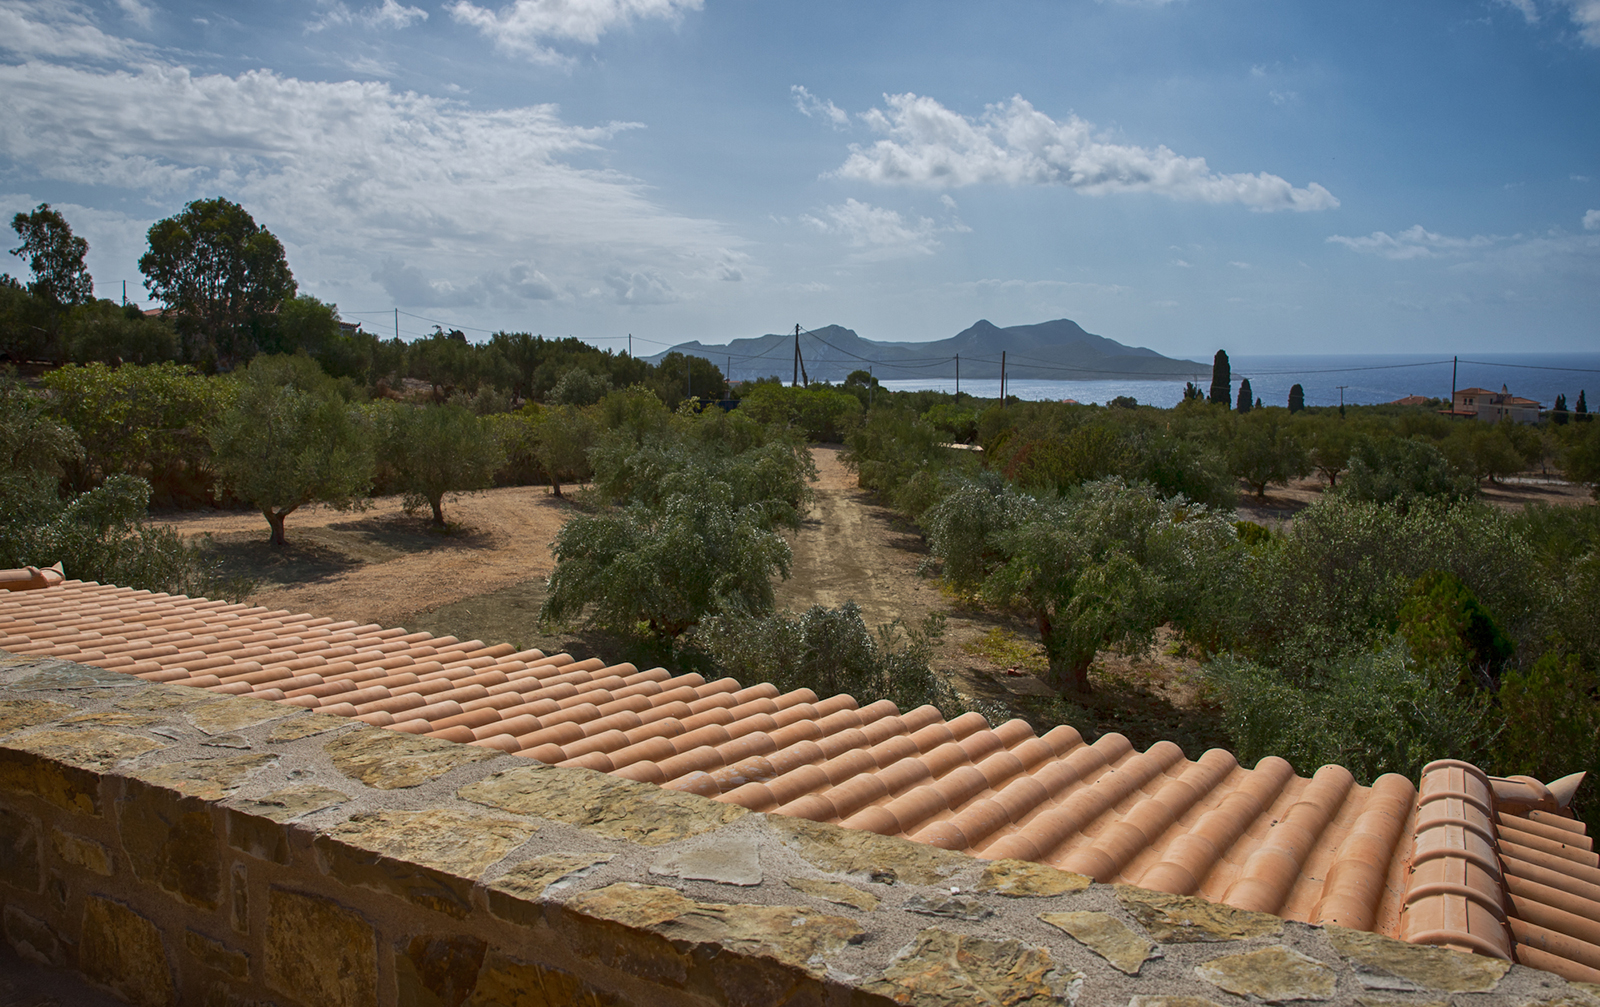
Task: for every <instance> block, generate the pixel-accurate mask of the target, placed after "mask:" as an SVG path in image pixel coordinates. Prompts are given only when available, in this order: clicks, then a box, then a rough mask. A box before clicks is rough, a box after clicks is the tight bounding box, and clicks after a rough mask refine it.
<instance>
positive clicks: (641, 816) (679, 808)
mask: <svg viewBox="0 0 1600 1007" xmlns="http://www.w3.org/2000/svg"><path fill="white" fill-rule="evenodd" d="M457 796H459V797H461V798H462V799H464V800H468V801H473V802H475V803H478V804H482V805H484V806H486V807H490V808H499V809H501V810H502V811H510V812H514V813H516V814H519V815H538V816H539V817H540V818H547V819H550V820H551V821H556V822H565V823H567V824H568V825H576V826H578V827H579V828H582V829H586V830H588V831H590V832H594V833H598V834H599V835H602V836H605V837H607V838H610V839H623V840H626V841H628V842H630V843H638V844H639V845H641V846H661V845H663V844H665V843H670V842H674V841H676V840H679V839H687V838H689V837H690V836H697V835H700V834H701V833H703V832H709V831H711V830H712V829H715V828H719V827H721V826H723V825H726V824H727V823H729V822H731V821H733V820H735V819H737V818H740V817H742V816H744V815H747V814H749V812H747V811H745V809H743V808H741V807H739V806H738V805H734V804H723V803H721V802H720V801H712V800H707V799H706V798H704V797H700V796H698V795H695V794H685V793H680V792H679V791H675V790H662V789H661V788H660V787H658V786H656V785H654V784H652V783H636V782H634V781H633V780H623V779H619V778H617V777H615V776H607V775H605V774H603V773H596V772H593V771H591V770H587V769H556V768H554V767H550V766H521V767H518V768H516V769H511V770H507V771H505V772H502V773H496V774H494V775H493V776H490V777H487V778H486V779H483V780H479V781H478V782H477V783H473V784H469V785H467V786H465V787H462V788H461V790H460V791H458V792H457Z"/></svg>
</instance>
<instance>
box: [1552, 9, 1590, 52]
mask: <svg viewBox="0 0 1600 1007" xmlns="http://www.w3.org/2000/svg"><path fill="white" fill-rule="evenodd" d="M1557 2H1558V3H1559V4H1561V5H1562V6H1564V7H1566V8H1567V16H1568V17H1570V18H1572V23H1573V24H1575V25H1577V26H1578V34H1579V35H1580V36H1581V37H1582V38H1583V40H1584V41H1585V42H1587V43H1588V44H1589V45H1592V46H1600V0H1557Z"/></svg>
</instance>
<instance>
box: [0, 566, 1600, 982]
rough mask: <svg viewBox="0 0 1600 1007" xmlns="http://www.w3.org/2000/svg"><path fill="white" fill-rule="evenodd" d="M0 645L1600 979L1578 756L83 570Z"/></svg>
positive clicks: (3, 615) (31, 601)
mask: <svg viewBox="0 0 1600 1007" xmlns="http://www.w3.org/2000/svg"><path fill="white" fill-rule="evenodd" d="M0 649H4V650H8V651H10V652H12V653H15V654H21V655H34V656H41V657H59V658H63V659H66V660H71V661H77V662H80V663H84V664H91V665H96V666H99V667H102V668H107V669H112V670H117V671H121V672H125V673H127V674H130V675H137V676H139V677H140V678H143V679H146V680H148V681H156V682H169V683H174V684H181V685H188V686H192V687H196V688H203V689H208V690H211V691H213V692H222V693H231V694H234V695H251V696H256V697H259V698H263V699H269V700H274V701H277V702H281V703H288V704H292V705H296V706H303V707H308V708H313V709H319V710H322V711H324V712H328V713H336V714H342V715H344V716H348V717H354V718H356V719H359V720H362V721H364V722H366V723H368V724H374V725H377V726H381V727H386V728H389V729H391V730H396V731H405V732H408V733H412V734H428V735H430V736H432V737H436V738H444V739H448V740H451V741H458V742H462V743H465V744H472V745H479V746H484V747H489V748H496V749H500V750H502V751H506V752H511V753H514V754H517V755H521V756H526V757H530V758H534V759H538V760H540V761H543V762H548V763H553V764H556V765H562V766H577V767H584V768H588V769H593V770H597V771H599V772H604V773H611V774H614V775H616V776H621V777H626V778H628V779H632V780H639V781H645V782H651V783H655V784H658V785H660V786H663V787H667V788H670V789H674V790H684V791H690V792H693V793H698V794H702V795H704V796H706V797H709V798H712V799H714V800H720V801H728V802H731V803H735V804H739V805H742V806H744V807H746V808H750V809H752V810H756V811H770V812H775V813H778V814H785V815H794V816H799V817H804V818H809V819H813V820H816V821H825V822H833V823H837V824H840V825H843V826H845V827H847V828H856V829H866V830H870V831H873V832H879V833H884V834H888V835H898V836H903V837H905V838H908V839H911V840H914V841H916V842H922V843H928V844H930V845H934V846H939V847H942V848H945V849H953V850H964V851H967V852H969V853H972V854H974V855H976V856H979V857H984V858H988V859H999V858H1002V857H1014V858H1019V859H1024V860H1033V861H1038V862H1042V863H1047V864H1051V865H1054V866H1056V867H1060V868H1063V869H1066V870H1071V871H1077V872H1080V873H1083V874H1087V875H1089V876H1091V877H1093V878H1095V879H1097V880H1099V881H1123V882H1129V883H1132V884H1135V885H1139V886H1141V887H1144V888H1152V889H1157V890H1161V891H1167V892H1174V893H1180V894H1194V895H1199V896H1202V897H1204V898H1206V899H1209V900H1212V901H1215V902H1221V903H1226V904H1228V905H1232V906H1236V907H1239V908H1246V909H1254V910H1260V911H1263V912H1269V913H1274V914H1277V915H1279V916H1282V917H1285V918H1288V919H1294V920H1303V921H1308V922H1311V923H1338V924H1341V925H1344V926H1349V927H1355V928H1359V929H1363V930H1372V931H1376V932H1378V933H1382V934H1386V935H1389V936H1394V937H1399V938H1402V939H1404V940H1408V941H1412V942H1414V943H1422V944H1436V945H1444V946H1449V947H1453V948H1457V949H1459V950H1463V951H1471V952H1475V953H1478V954H1486V955H1492V956H1495V957H1498V958H1503V959H1514V960H1517V961H1520V962H1522V963H1524V964H1527V965H1532V966H1535V967H1538V968H1543V969H1546V970H1548V971H1551V972H1555V973H1557V974H1559V975H1562V976H1564V977H1566V978H1568V979H1576V980H1582V981H1588V982H1600V862H1597V858H1596V856H1595V853H1594V852H1593V848H1592V844H1591V842H1590V839H1589V837H1588V836H1587V834H1586V832H1585V829H1584V826H1583V825H1582V824H1581V823H1579V822H1577V821H1575V820H1574V819H1573V818H1572V817H1571V814H1570V812H1568V811H1567V810H1566V806H1567V804H1568V802H1570V800H1571V796H1572V793H1571V792H1572V790H1573V789H1574V788H1575V787H1576V785H1577V780H1578V778H1575V777H1569V778H1567V779H1566V780H1562V781H1557V783H1555V784H1552V785H1550V786H1548V787H1547V786H1545V785H1544V784H1541V783H1539V782H1538V781H1536V780H1532V779H1529V778H1525V777H1518V778H1513V779H1509V780H1503V779H1493V778H1490V777H1488V776H1486V775H1485V774H1484V773H1483V772H1482V771H1481V770H1479V769H1478V768H1477V767H1475V766H1472V765H1470V764H1468V763H1464V762H1454V761H1443V762H1436V763H1433V764H1432V765H1430V766H1428V767H1426V768H1425V769H1424V771H1423V774H1422V779H1421V781H1420V793H1419V788H1418V787H1417V786H1413V784H1412V783H1411V781H1409V780H1407V779H1405V778H1403V777H1400V776H1395V775H1388V776H1383V777H1380V778H1379V779H1378V780H1377V781H1375V782H1374V784H1373V785H1372V786H1371V787H1363V786H1359V785H1357V784H1356V783H1355V781H1354V778H1353V777H1352V776H1351V774H1350V773H1349V772H1348V771H1347V770H1345V769H1343V768H1341V767H1338V766H1324V767H1323V768H1322V769H1320V770H1318V771H1317V772H1316V774H1314V775H1313V776H1312V777H1310V778H1306V777H1301V776H1298V775H1296V774H1295V772H1294V771H1293V769H1292V768H1291V767H1290V766H1289V764H1288V763H1287V762H1285V761H1283V760H1282V759H1278V758H1267V759H1263V760H1262V761H1261V762H1259V763H1257V764H1256V765H1255V766H1254V767H1253V768H1246V767H1243V766H1240V765H1238V763H1237V762H1236V761H1235V760H1234V757H1233V756H1232V755H1230V754H1229V753H1227V752H1225V751H1222V750H1220V749H1213V750H1211V751H1209V752H1206V753H1204V754H1203V755H1201V756H1200V757H1199V758H1198V759H1194V760H1191V759H1188V758H1186V757H1185V755H1184V753H1183V752H1182V751H1180V750H1179V748H1178V747H1177V746H1176V745H1174V744H1172V743H1170V742H1165V741H1163V742H1158V743H1157V744H1155V745H1152V746H1150V747H1149V748H1148V749H1146V750H1145V751H1143V752H1140V751H1138V750H1136V749H1135V748H1134V747H1133V746H1132V745H1131V744H1130V743H1129V742H1128V740H1127V739H1126V738H1124V737H1123V736H1122V735H1120V734H1108V735H1106V736H1104V737H1102V738H1100V739H1099V740H1097V741H1095V742H1094V743H1093V744H1088V743H1085V742H1084V740H1083V739H1082V738H1081V737H1080V736H1079V734H1078V732H1077V731H1075V730H1073V729H1072V728H1071V727H1056V728H1054V729H1052V730H1051V731H1049V732H1048V733H1046V734H1045V735H1044V736H1042V737H1039V736H1036V735H1035V734H1034V732H1033V730H1032V729H1031V728H1030V727H1029V726H1028V725H1027V724H1026V723H1024V722H1022V721H1020V720H1012V721H1008V722H1007V723H1004V724H1000V725H997V726H990V725H989V724H988V723H987V722H986V721H985V720H984V719H983V718H982V717H981V716H979V715H977V714H975V713H968V714H964V715H963V716H960V717H957V718H955V719H954V720H950V721H946V720H945V719H944V718H943V717H942V716H941V715H940V714H939V713H938V711H937V710H935V709H934V708H932V707H928V706H924V707H921V708H919V709H916V710H909V711H904V712H902V711H900V710H898V709H896V708H895V706H894V705H893V704H892V703H889V702H887V701H881V702H877V703H873V704H871V705H868V706H865V707H861V706H858V704H857V703H856V700H855V699H854V698H852V697H850V696H847V695H844V696H830V697H827V698H819V697H818V696H816V695H815V694H814V693H812V692H811V691H810V690H805V689H802V690H798V691H795V692H790V693H784V694H780V693H779V692H778V690H777V689H776V688H775V687H773V686H772V685H769V684H758V685H754V686H750V687H748V688H742V687H741V686H740V685H739V683H737V682H735V681H733V680H731V679H722V680H719V681H713V682H707V681H704V680H703V679H702V678H701V677H700V676H698V675H680V676H672V675H671V674H669V673H668V672H667V671H665V670H663V669H660V668H656V669H651V670H647V671H639V670H638V669H636V668H635V667H634V666H633V665H630V664H620V665H612V666H605V665H604V664H603V662H601V661H599V660H594V659H590V660H585V661H579V660H574V659H573V658H572V657H571V656H569V655H566V654H555V655H546V654H543V653H541V652H539V651H537V650H528V651H520V652H519V651H516V650H515V649H514V648H512V647H511V646H510V645H508V644H500V645H496V646H488V645H485V644H483V643H481V642H479V641H476V640H472V641H459V640H456V639H455V638H453V637H434V636H431V635H429V634H427V633H407V632H406V631H405V630H403V629H385V628H382V627H379V626H375V625H367V626H358V625H356V624H355V623H353V622H334V621H333V620H331V619H325V618H316V617H314V616H310V615H296V614H291V613H289V612H285V611H269V610H267V609H264V608H258V607H250V606H247V605H240V604H227V603H223V602H215V601H207V600H205V599H200V598H187V597H183V596H181V595H165V594H151V593H149V592H145V591H133V590H129V589H126V588H116V587H108V586H101V585H97V584H92V583H85V582H81V581H68V582H66V583H65V584H62V585H60V586H57V587H52V588H50V589H48V590H38V591H28V592H18V593H6V592H0Z"/></svg>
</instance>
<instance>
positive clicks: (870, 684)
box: [695, 602, 967, 718]
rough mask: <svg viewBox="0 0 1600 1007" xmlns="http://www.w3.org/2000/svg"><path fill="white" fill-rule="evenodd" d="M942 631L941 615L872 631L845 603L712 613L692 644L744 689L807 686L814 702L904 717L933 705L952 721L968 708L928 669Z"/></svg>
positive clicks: (851, 604) (852, 605) (851, 605)
mask: <svg viewBox="0 0 1600 1007" xmlns="http://www.w3.org/2000/svg"><path fill="white" fill-rule="evenodd" d="M943 633H944V625H943V620H942V618H941V617H939V616H930V617H929V619H928V621H927V622H925V623H924V624H923V625H921V626H917V627H914V628H909V629H908V628H907V627H906V626H905V625H904V624H903V623H901V622H900V621H899V620H896V621H895V622H892V623H889V624H888V625H884V626H879V627H878V629H877V632H876V633H874V632H872V631H871V630H869V629H868V628H867V625H866V623H865V622H864V621H863V620H862V618H861V610H860V609H859V608H858V607H857V606H856V604H855V603H854V602H846V603H845V604H844V605H842V606H840V607H839V608H825V607H823V606H821V605H814V606H812V607H811V608H810V609H808V610H807V611H805V612H803V613H801V614H799V615H795V614H793V613H788V612H784V613H778V614H774V615H768V616H762V617H754V616H741V615H719V616H713V617H712V618H709V619H707V620H706V621H705V622H704V623H702V624H701V626H700V627H699V628H698V629H697V630H696V631H695V640H696V642H697V643H698V644H699V645H700V646H701V647H703V648H705V649H706V650H707V651H709V652H710V654H711V656H712V659H713V660H714V661H715V662H716V664H717V667H718V668H719V669H721V670H722V671H723V672H724V673H726V674H728V675H730V676H732V677H734V678H737V679H738V680H739V681H741V682H744V683H746V684H753V683H755V682H771V683H772V684H773V685H775V686H777V687H778V690H779V691H780V692H790V691H792V690H795V689H810V690H812V691H813V692H815V693H816V694H817V695H818V696H819V697H826V696H833V695H837V694H838V693H849V694H850V695H852V696H854V697H855V699H856V702H858V703H860V704H861V705H863V706H865V705H867V704H868V703H875V702H877V701H878V700H881V699H887V700H889V701H890V702H892V703H894V704H895V706H897V707H899V709H900V710H901V711H902V712H906V711H910V710H913V709H916V708H917V707H919V706H925V705H926V706H934V707H937V708H938V710H939V712H940V713H942V714H943V715H944V716H945V717H946V718H951V717H956V716H959V715H960V714H962V713H964V712H966V709H967V707H966V705H965V704H964V703H963V702H962V700H961V697H960V695H959V694H958V693H957V692H956V691H955V690H954V689H953V688H951V687H950V685H949V683H947V682H946V681H945V680H944V678H943V677H942V676H940V675H939V674H938V673H937V672H935V671H934V670H933V669H932V668H930V667H929V666H928V662H929V659H930V658H931V657H932V655H933V648H934V645H935V644H936V643H937V642H938V640H939V638H940V636H941V635H943Z"/></svg>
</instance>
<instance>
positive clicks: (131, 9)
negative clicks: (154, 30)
mask: <svg viewBox="0 0 1600 1007" xmlns="http://www.w3.org/2000/svg"><path fill="white" fill-rule="evenodd" d="M117 6H118V7H120V8H122V16H123V17H125V18H127V19H128V20H129V21H132V22H133V23H134V24H136V25H138V26H139V27H140V28H146V29H148V28H149V27H150V23H151V19H152V18H153V17H154V15H155V10H154V9H152V8H151V7H150V6H149V5H147V4H142V3H140V2H139V0H117Z"/></svg>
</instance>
